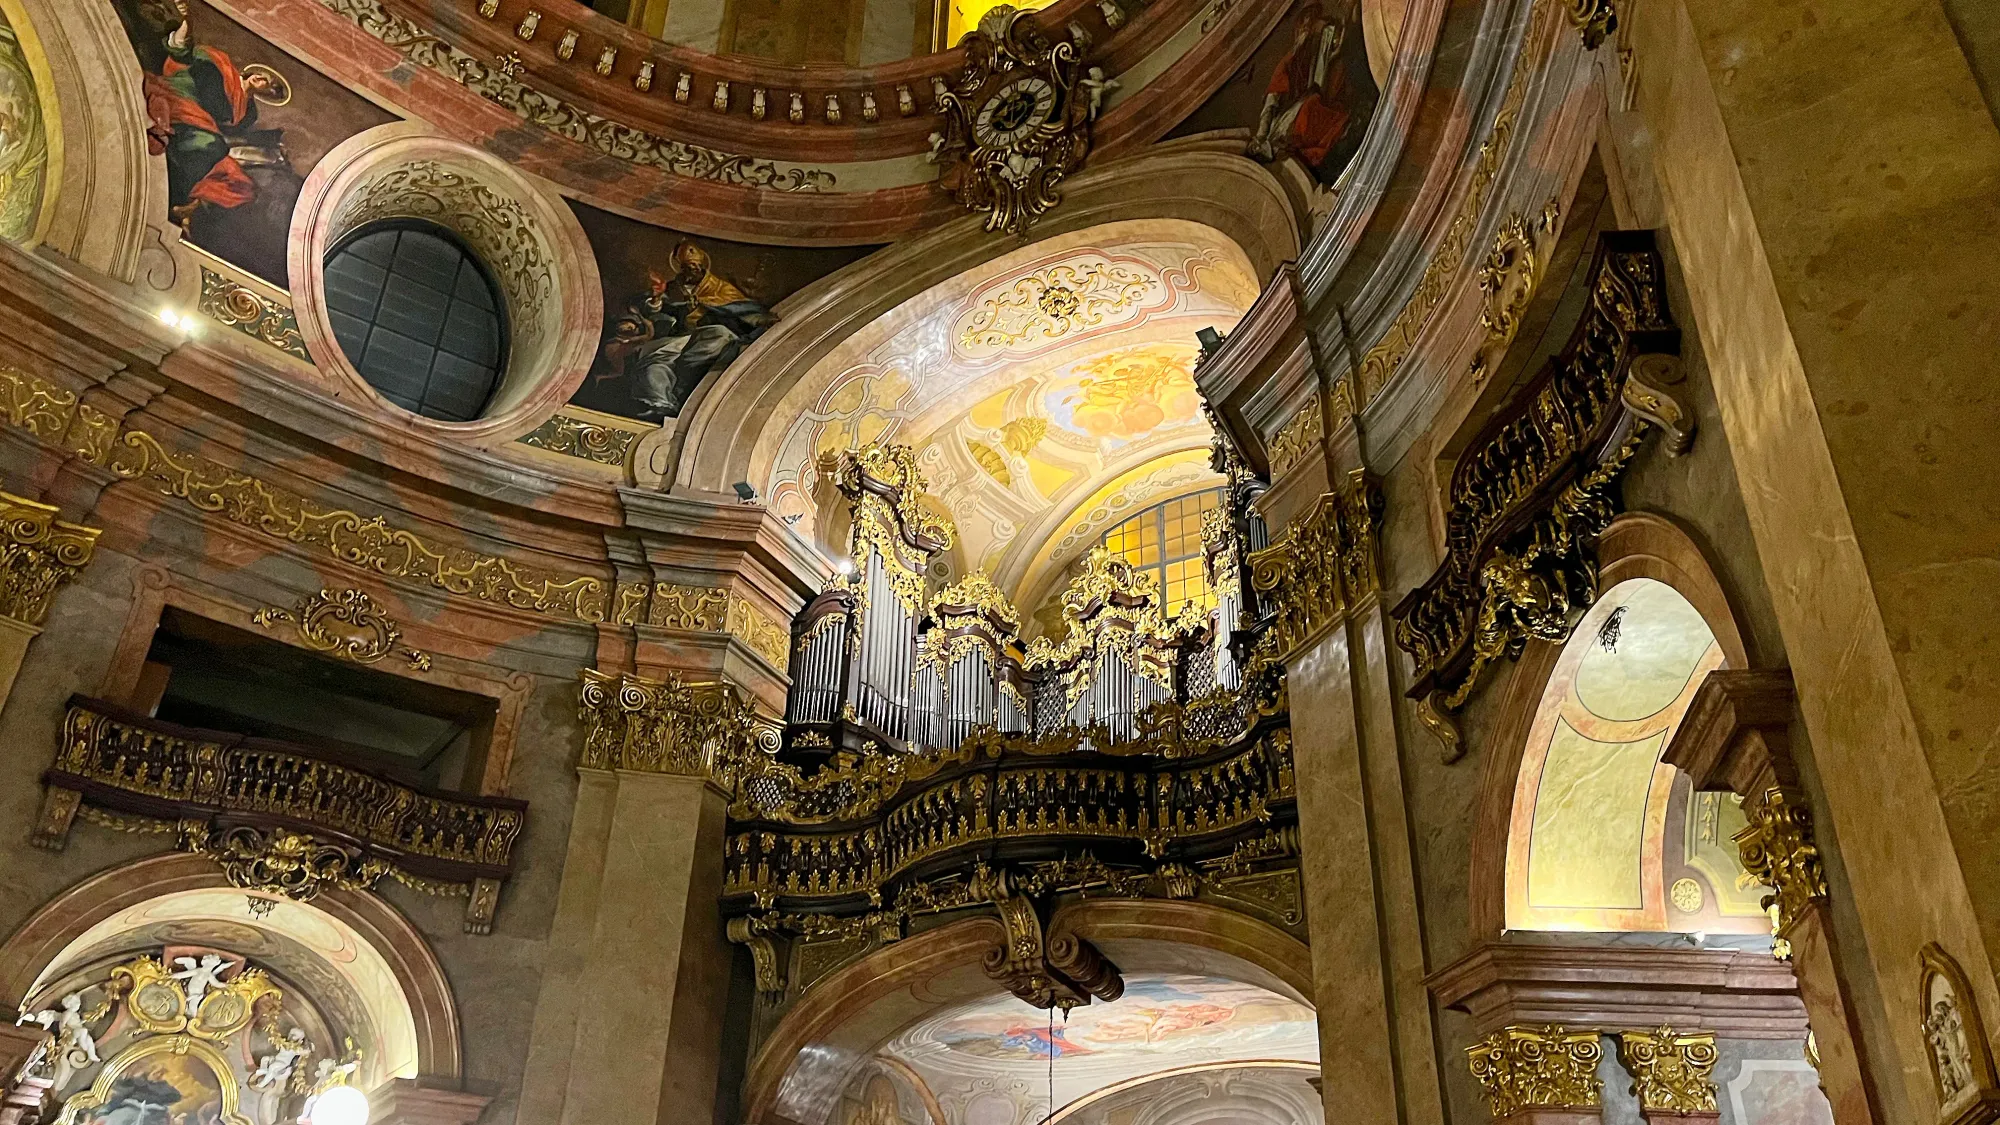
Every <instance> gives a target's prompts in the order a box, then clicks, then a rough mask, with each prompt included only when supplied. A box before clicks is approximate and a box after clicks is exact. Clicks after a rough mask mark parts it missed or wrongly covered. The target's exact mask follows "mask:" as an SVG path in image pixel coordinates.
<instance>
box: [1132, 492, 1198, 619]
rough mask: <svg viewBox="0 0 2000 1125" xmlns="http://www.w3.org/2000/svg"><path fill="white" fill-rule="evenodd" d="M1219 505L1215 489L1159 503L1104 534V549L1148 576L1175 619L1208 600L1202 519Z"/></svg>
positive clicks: (1168, 611)
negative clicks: (1183, 609) (1184, 608)
mask: <svg viewBox="0 0 2000 1125" xmlns="http://www.w3.org/2000/svg"><path fill="white" fill-rule="evenodd" d="M1221 504H1222V490H1221V489H1219V488H1211V489H1208V490H1207V491H1205V492H1193V493H1189V494H1188V495H1186V496H1177V497H1175V498H1174V499H1172V500H1167V501H1163V502H1161V503H1158V504H1155V505H1153V506H1152V507H1150V508H1147V509H1146V510H1145V511H1143V512H1140V513H1139V514H1137V515H1135V516H1131V517H1130V518H1128V519H1126V520H1125V521H1124V522H1123V523H1121V524H1119V525H1118V526H1116V527H1114V528H1112V529H1111V530H1110V531H1107V532H1105V533H1104V546H1105V548H1106V549H1108V550H1110V551H1111V552H1112V553H1113V554H1117V555H1123V556H1125V558H1126V559H1128V560H1130V561H1131V563H1132V565H1134V566H1136V567H1138V568H1139V569H1141V570H1145V571H1150V572H1151V573H1152V575H1153V578H1154V579H1155V580H1156V581H1158V582H1159V584H1160V593H1161V595H1162V596H1163V597H1165V598H1166V611H1167V613H1168V614H1170V615H1171V614H1175V613H1179V612H1180V608H1181V607H1182V606H1183V605H1186V604H1187V603H1189V602H1193V601H1207V600H1209V598H1210V597H1211V595H1210V592H1209V587H1208V574H1207V572H1206V571H1205V570H1204V569H1203V568H1202V563H1201V517H1202V515H1203V514H1204V513H1206V512H1209V511H1212V510H1214V509H1215V508H1217V507H1219V506H1221Z"/></svg>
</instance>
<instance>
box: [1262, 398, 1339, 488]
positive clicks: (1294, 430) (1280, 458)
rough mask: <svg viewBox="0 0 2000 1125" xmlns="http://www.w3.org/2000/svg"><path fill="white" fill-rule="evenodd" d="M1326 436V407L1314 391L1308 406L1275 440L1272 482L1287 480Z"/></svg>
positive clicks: (1288, 421) (1307, 402) (1272, 446)
mask: <svg viewBox="0 0 2000 1125" xmlns="http://www.w3.org/2000/svg"><path fill="white" fill-rule="evenodd" d="M1325 436H1326V404H1325V403H1324V402H1322V401H1321V400H1320V397H1319V392H1318V391H1314V392H1313V393H1312V397H1310V398H1308V399H1307V400H1306V402H1305V405H1304V406H1301V407H1299V409H1298V411H1297V412H1296V413H1294V414H1293V415H1292V416H1291V417H1290V418H1289V419H1287V420H1286V421H1285V424H1284V425H1283V426H1281V427H1279V429H1278V436H1277V437H1274V438H1272V439H1271V477H1272V479H1273V480H1275V479H1277V478H1278V477H1281V476H1283V475H1284V474H1285V471H1286V470H1287V469H1290V468H1291V467H1292V466H1293V465H1296V464H1298V463H1299V462H1301V461H1303V460H1305V459H1306V458H1307V457H1309V456H1311V455H1312V453H1313V452H1314V451H1315V450H1316V449H1318V447H1319V443H1320V440H1321V439H1322V438H1324V437H1325Z"/></svg>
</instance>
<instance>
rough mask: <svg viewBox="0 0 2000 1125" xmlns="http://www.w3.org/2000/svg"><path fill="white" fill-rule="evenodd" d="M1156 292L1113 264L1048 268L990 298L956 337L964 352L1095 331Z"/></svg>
mask: <svg viewBox="0 0 2000 1125" xmlns="http://www.w3.org/2000/svg"><path fill="white" fill-rule="evenodd" d="M1159 288H1160V281H1159V279H1158V278H1156V277H1153V276H1152V275H1150V274H1147V273H1145V272H1143V271H1140V270H1136V269H1133V268H1132V267H1130V266H1126V265H1120V264H1119V263H1117V262H1088V263H1085V264H1084V265H1081V266H1078V265H1073V264H1064V265H1055V266H1048V267H1045V268H1043V269H1039V270H1035V271H1034V272H1032V273H1029V274H1028V275H1026V276H1025V277H1022V278H1020V279H1019V280H1017V281H1015V282H1014V283H1013V285H1011V286H1010V287H1009V288H1008V290H1007V291H1006V292H1005V293H1002V294H999V295H997V296H994V297H989V298H987V299H986V301H985V302H984V303H982V304H981V305H980V306H979V309H978V311H977V312H975V313H973V315H972V317H971V319H969V320H968V321H967V322H966V324H965V327H964V329H963V330H962V331H961V332H960V333H959V340H958V342H959V346H960V347H963V348H975V347H977V348H1011V347H1015V346H1016V345H1019V344H1024V343H1041V342H1046V341H1049V340H1056V339H1060V338H1062V337H1064V336H1067V335H1069V334H1070V333H1072V332H1077V331H1081V330H1083V329H1087V328H1095V327H1097V326H1099V325H1101V324H1103V323H1104V320H1105V317H1107V316H1108V315H1110V314H1111V313H1114V312H1119V311H1122V310H1124V309H1128V308H1131V307H1132V306H1133V305H1135V304H1137V303H1138V302H1139V301H1141V300H1143V299H1144V298H1146V297H1147V296H1149V295H1151V294H1152V293H1153V292H1155V291H1156V290H1158V289H1159Z"/></svg>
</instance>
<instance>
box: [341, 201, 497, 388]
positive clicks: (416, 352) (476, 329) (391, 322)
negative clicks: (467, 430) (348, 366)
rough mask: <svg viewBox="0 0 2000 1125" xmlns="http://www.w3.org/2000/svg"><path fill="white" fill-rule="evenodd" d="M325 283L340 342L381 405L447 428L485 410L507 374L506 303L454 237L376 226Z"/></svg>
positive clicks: (346, 251) (353, 237)
mask: <svg viewBox="0 0 2000 1125" xmlns="http://www.w3.org/2000/svg"><path fill="white" fill-rule="evenodd" d="M325 278H326V309H327V317H328V319H329V320H330V321H331V322H332V326H333V335H334V339H336V340H338V341H339V342H340V350H341V351H342V352H344V353H346V355H347V359H348V362H350V363H352V364H354V366H355V369H356V370H358V371H360V372H361V377H362V378H364V379H366V380H368V384H369V385H370V386H372V387H374V388H375V390H376V391H377V392H379V393H380V394H381V395H382V397H383V398H386V399H388V400H389V401H390V402H393V403H395V404H396V405H397V406H400V407H402V408H403V409H405V410H408V411H410V412H411V413H413V414H418V415H422V416H423V417H425V418H435V419H437V420H438V421H441V422H470V421H472V420H474V419H476V418H478V417H479V416H480V415H481V414H483V413H484V412H485V410H486V404H487V403H488V402H490V401H492V398H493V392H494V390H495V389H496V388H497V387H498V386H499V385H500V376H501V374H502V373H503V372H504V371H505V370H506V368H507V355H506V352H507V325H506V315H505V308H506V305H505V304H504V302H503V301H502V300H501V297H500V289H499V287H498V286H497V285H495V284H494V281H493V276H492V275H491V274H490V273H488V272H487V270H486V266H485V264H484V263H483V262H481V261H480V260H479V258H478V257H477V256H476V255H474V254H473V253H472V251H471V250H470V249H469V248H467V247H466V245H465V243H464V242H462V241H460V240H459V238H458V236H457V235H456V234H454V233H452V232H451V231H449V230H447V229H445V228H444V227H441V226H439V225H437V224H436V223H428V222H424V221H422V220H419V219H392V220H388V221H385V222H379V223H369V224H367V225H365V226H363V227H361V228H359V229H357V230H355V231H354V232H353V233H351V234H349V235H348V236H347V237H346V238H343V239H341V240H340V242H339V244H337V245H336V246H334V248H333V250H332V252H330V253H328V254H327V256H326V272H325Z"/></svg>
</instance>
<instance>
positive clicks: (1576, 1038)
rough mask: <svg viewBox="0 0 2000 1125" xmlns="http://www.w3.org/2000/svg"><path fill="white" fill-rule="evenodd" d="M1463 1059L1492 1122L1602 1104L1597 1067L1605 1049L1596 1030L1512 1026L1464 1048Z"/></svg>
mask: <svg viewBox="0 0 2000 1125" xmlns="http://www.w3.org/2000/svg"><path fill="white" fill-rule="evenodd" d="M1465 1056H1466V1061H1467V1062H1468V1064H1469V1065H1470V1066H1471V1068H1472V1077H1473V1078H1474V1079H1475V1080H1476V1081H1477V1082H1478V1083H1479V1085H1480V1087H1481V1088H1482V1089H1483V1090H1484V1091H1485V1094H1486V1104H1487V1106H1488V1107H1489V1108H1490V1109H1491V1110H1492V1112H1493V1118H1494V1120H1496V1121H1497V1120H1500V1119H1502V1118H1506V1117H1511V1116H1513V1115H1514V1114H1516V1113H1520V1112H1522V1111H1523V1110H1534V1109H1558V1110H1560V1109H1595V1108H1597V1107H1598V1106H1600V1105H1601V1104H1602V1101H1601V1099H1602V1095H1603V1088H1604V1083H1603V1082H1602V1081H1600V1080H1599V1079H1598V1077H1597V1063H1598V1060H1599V1059H1601V1058H1603V1057H1604V1047H1603V1045H1602V1044H1601V1043H1600V1042H1599V1041H1598V1034H1597V1032H1595V1031H1571V1030H1569V1029H1568V1028H1566V1027H1563V1026H1562V1025H1561V1024H1513V1025H1510V1026H1508V1027H1503V1028H1501V1029H1500V1030H1498V1031H1496V1032H1494V1033H1493V1034H1491V1035H1489V1036H1487V1037H1486V1038H1485V1039H1482V1040H1480V1041H1479V1042H1477V1043H1474V1044H1473V1045H1472V1046H1470V1047H1467V1048H1466V1049H1465Z"/></svg>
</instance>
